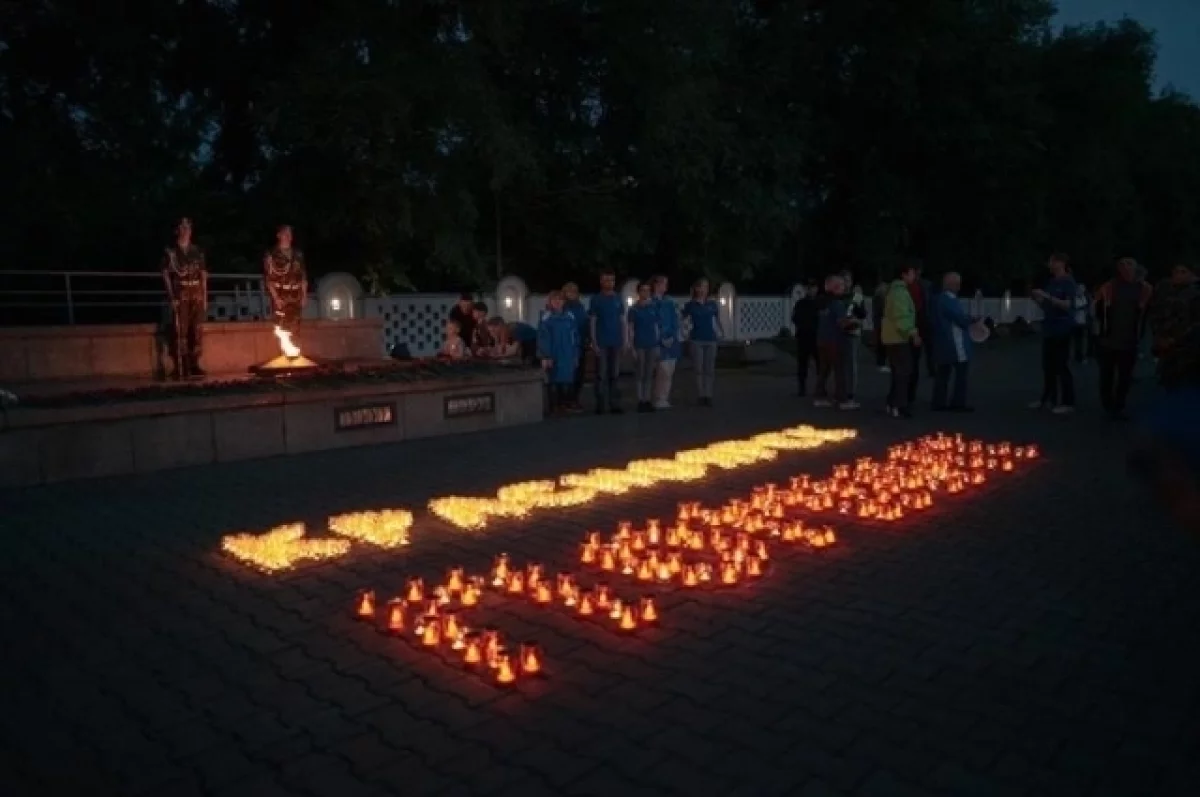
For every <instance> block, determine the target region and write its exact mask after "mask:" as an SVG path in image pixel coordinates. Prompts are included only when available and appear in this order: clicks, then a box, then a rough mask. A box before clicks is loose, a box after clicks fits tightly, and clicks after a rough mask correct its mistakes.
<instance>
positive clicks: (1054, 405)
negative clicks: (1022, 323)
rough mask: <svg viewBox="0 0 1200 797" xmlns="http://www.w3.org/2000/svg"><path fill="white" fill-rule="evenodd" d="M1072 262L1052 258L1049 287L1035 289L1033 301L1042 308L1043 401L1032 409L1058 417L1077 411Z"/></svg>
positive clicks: (1049, 266) (1049, 264) (1048, 263)
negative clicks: (1074, 370) (1073, 340)
mask: <svg viewBox="0 0 1200 797" xmlns="http://www.w3.org/2000/svg"><path fill="white" fill-rule="evenodd" d="M1070 267H1071V259H1070V258H1069V257H1067V256H1066V255H1065V254H1062V253H1057V252H1056V253H1055V254H1052V255H1050V259H1049V260H1048V261H1047V262H1046V268H1047V269H1049V271H1050V279H1049V280H1048V281H1047V282H1046V287H1045V288H1044V289H1043V288H1035V289H1034V290H1033V292H1032V296H1033V300H1034V301H1035V302H1037V303H1038V305H1039V306H1040V307H1041V308H1042V313H1043V317H1042V397H1041V398H1040V399H1038V400H1037V401H1034V402H1032V403H1031V404H1030V405H1029V407H1030V409H1044V408H1046V407H1049V408H1051V409H1052V411H1053V412H1054V413H1055V414H1056V415H1067V414H1070V413H1072V412H1074V411H1075V380H1074V379H1073V378H1072V376H1071V332H1072V330H1073V329H1074V328H1075V316H1074V314H1073V313H1074V307H1073V302H1074V299H1075V294H1076V291H1077V289H1076V287H1075V280H1074V279H1073V278H1072V277H1071V268H1070Z"/></svg>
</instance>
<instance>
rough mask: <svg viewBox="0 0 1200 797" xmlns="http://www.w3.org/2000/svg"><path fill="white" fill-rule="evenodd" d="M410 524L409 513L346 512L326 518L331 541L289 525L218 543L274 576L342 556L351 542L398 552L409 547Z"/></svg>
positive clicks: (230, 553) (386, 510)
mask: <svg viewBox="0 0 1200 797" xmlns="http://www.w3.org/2000/svg"><path fill="white" fill-rule="evenodd" d="M412 524H413V515H412V512H409V511H407V510H404V509H383V510H379V511H367V512H349V513H346V514H343V515H334V516H333V517H331V518H329V522H328V526H329V531H330V532H332V533H333V534H334V535H335V536H333V537H309V536H308V535H307V532H306V529H305V525H304V524H303V523H289V524H286V525H283V526H276V527H275V528H273V529H269V530H268V531H266V532H264V533H262V534H246V533H243V534H230V535H228V536H226V537H224V538H223V539H222V540H221V549H222V550H223V551H225V553H227V554H229V555H230V556H232V557H233V558H235V559H237V560H238V561H240V562H242V563H244V564H247V565H249V566H251V567H253V568H256V569H258V570H261V571H262V572H264V573H274V572H276V571H279V570H287V569H289V568H291V567H294V566H295V565H296V563H298V562H301V561H321V560H328V559H336V558H338V557H340V556H344V555H345V554H347V553H348V552H349V551H350V546H351V542H352V541H353V542H361V543H365V544H368V545H373V546H375V547H377V548H386V549H395V548H401V547H403V546H405V545H408V544H409V541H410V540H409V530H410V529H411V528H412Z"/></svg>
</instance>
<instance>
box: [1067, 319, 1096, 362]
mask: <svg viewBox="0 0 1200 797" xmlns="http://www.w3.org/2000/svg"><path fill="white" fill-rule="evenodd" d="M1091 342H1092V341H1091V335H1090V334H1088V328H1087V327H1075V330H1074V331H1073V332H1072V333H1071V348H1072V350H1073V351H1074V353H1075V362H1077V363H1081V362H1083V361H1084V360H1086V359H1087V358H1088V357H1089V356H1091V355H1094V354H1095V350H1094V349H1093V348H1092V346H1091Z"/></svg>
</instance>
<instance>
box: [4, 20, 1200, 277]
mask: <svg viewBox="0 0 1200 797" xmlns="http://www.w3.org/2000/svg"><path fill="white" fill-rule="evenodd" d="M120 5H121V4H118V6H120ZM152 6H153V7H152V8H151V7H150V6H147V9H146V10H144V11H141V12H139V14H138V15H136V16H123V15H122V16H119V15H118V14H117V13H114V12H113V11H109V10H106V11H104V12H97V11H96V10H94V7H95V4H86V3H83V2H80V0H56V2H47V1H43V2H30V3H20V4H15V3H8V4H0V14H2V15H3V16H0V22H2V23H3V24H2V25H0V30H2V31H3V33H2V34H0V179H3V180H4V184H5V186H6V187H7V188H8V190H9V192H10V193H11V194H14V195H16V196H20V197H21V198H22V201H21V202H20V203H19V204H18V206H17V208H16V210H15V212H13V213H11V214H9V215H8V216H6V217H5V219H4V223H3V224H2V225H0V254H2V255H3V256H5V257H6V262H9V263H19V264H21V265H23V266H34V267H44V268H47V269H51V268H66V267H72V268H78V267H94V268H105V269H129V268H142V267H145V268H150V267H152V266H153V264H154V262H155V260H156V257H155V253H156V252H157V250H158V248H159V247H160V246H161V245H162V242H163V239H164V238H165V237H166V236H167V235H168V234H169V225H170V222H171V220H172V219H173V218H174V217H177V216H179V215H182V214H184V213H187V214H189V215H192V216H194V217H196V218H197V220H198V222H199V232H200V239H201V242H202V243H203V244H205V245H206V246H207V247H208V248H209V250H210V256H211V258H212V261H213V264H214V267H215V268H218V269H220V270H226V271H227V270H234V269H244V270H254V269H255V268H256V267H257V262H258V257H259V252H260V251H261V248H262V247H263V246H265V245H266V244H267V243H268V241H269V240H270V236H271V230H272V229H273V227H274V225H275V224H278V223H280V222H283V221H287V222H290V223H291V224H293V225H295V226H296V228H297V229H298V231H299V233H300V239H301V242H302V244H303V245H304V246H305V248H306V249H307V250H308V252H309V256H310V260H311V262H312V264H313V267H314V268H315V269H316V270H318V271H321V270H334V269H337V270H350V271H354V272H357V273H360V274H362V275H363V276H364V277H365V278H366V279H367V280H368V282H369V283H370V284H371V285H373V286H374V287H376V288H378V289H380V290H396V289H404V288H408V287H417V288H422V289H427V290H428V289H432V290H438V289H442V290H447V289H457V288H460V287H467V286H482V285H484V284H486V283H487V282H489V281H491V280H493V279H495V278H496V277H497V276H499V275H500V274H501V273H503V272H510V273H519V274H520V275H522V276H523V277H525V278H526V279H527V280H529V281H530V282H531V283H532V284H533V285H534V286H535V287H538V288H545V287H548V286H550V285H554V284H560V283H561V282H562V281H563V280H564V279H566V278H574V279H576V280H579V281H582V282H585V283H586V282H590V279H591V275H592V274H593V273H594V271H595V270H596V269H597V268H598V267H600V266H616V267H618V268H619V269H622V270H624V271H626V272H627V273H631V274H638V275H648V274H649V273H651V272H663V273H666V274H668V275H670V276H672V277H673V278H675V280H676V282H679V281H681V280H689V279H691V278H694V277H697V276H701V275H704V276H707V277H709V278H710V279H715V280H720V279H732V280H734V281H735V282H737V283H738V285H739V287H740V288H742V289H743V290H746V289H760V290H781V289H783V288H785V287H786V286H787V285H789V284H790V283H792V282H794V281H795V280H796V279H798V278H799V277H800V276H801V275H802V274H809V275H812V276H816V275H818V274H819V273H821V272H822V271H825V270H829V269H832V268H842V267H850V268H852V269H853V270H854V271H855V272H856V273H857V274H859V275H860V277H862V278H864V279H867V280H870V279H873V278H875V277H876V276H877V275H882V274H884V273H886V272H887V271H889V270H890V269H891V267H892V266H893V264H894V263H895V261H896V259H897V258H898V257H899V256H901V255H904V254H916V255H920V256H921V257H923V259H924V260H925V262H926V263H927V265H928V266H929V267H930V268H931V269H932V270H934V271H938V270H943V269H950V268H954V269H956V270H959V271H962V272H964V273H965V274H966V275H967V276H968V278H969V279H970V280H973V281H974V282H976V283H981V284H985V285H988V286H990V287H1000V286H1002V285H1004V284H1006V283H1007V282H1008V281H1010V280H1011V279H1013V278H1014V277H1015V278H1022V277H1025V278H1028V277H1030V276H1033V275H1034V274H1035V273H1037V272H1036V270H1035V269H1036V268H1037V266H1038V265H1039V264H1040V263H1041V262H1042V261H1043V260H1044V257H1045V255H1046V253H1047V252H1048V251H1049V250H1051V249H1065V250H1067V251H1069V252H1071V253H1072V255H1073V256H1074V258H1075V260H1076V262H1077V263H1079V264H1080V268H1081V269H1082V270H1083V271H1084V272H1085V276H1086V277H1087V278H1089V279H1090V278H1091V277H1092V275H1093V274H1099V273H1101V272H1103V271H1105V270H1106V269H1107V267H1108V264H1109V262H1110V260H1111V258H1113V257H1116V256H1117V255H1120V254H1133V255H1134V256H1137V257H1139V258H1141V259H1143V260H1144V261H1147V262H1148V263H1150V265H1151V266H1152V267H1153V266H1162V267H1164V268H1165V267H1166V265H1167V264H1168V262H1169V261H1171V260H1173V259H1177V258H1183V257H1196V256H1197V255H1198V254H1200V239H1198V237H1197V236H1198V235H1200V199H1197V187H1198V186H1200V110H1198V109H1197V106H1196V105H1195V104H1194V102H1193V101H1192V100H1190V99H1188V98H1186V97H1184V96H1182V95H1179V94H1176V93H1171V92H1168V93H1165V94H1164V95H1162V96H1157V97H1156V96H1154V94H1153V92H1152V90H1151V76H1152V74H1153V67H1154V40H1153V37H1152V36H1151V35H1150V34H1149V33H1148V32H1147V31H1146V30H1144V29H1142V28H1141V27H1139V26H1138V25H1136V24H1135V23H1133V22H1129V21H1125V22H1122V23H1120V24H1117V25H1112V26H1104V25H1098V26H1087V27H1081V28H1073V29H1068V30H1066V31H1063V32H1061V33H1057V34H1056V33H1053V32H1051V30H1050V29H1049V21H1050V19H1051V14H1052V10H1053V9H1052V7H1051V5H1050V4H1049V3H1048V2H1045V1H1044V0H1008V1H1007V2H1004V3H995V2H985V1H984V0H966V1H965V2H964V0H926V2H922V3H895V2H890V1H889V0H837V1H836V2H835V1H834V0H656V2H652V3H650V2H645V1H644V0H504V2H501V0H470V1H469V2H468V0H427V2H422V3H402V2H396V1H395V0H346V2H343V3H338V4H328V3H319V2H316V0H290V1H289V2H284V0H222V1H218V0H184V2H178V3H157V4H152ZM139 8H140V7H139ZM117 11H120V8H118V9H117ZM46 53H54V54H55V57H54V58H46V57H45V54H46Z"/></svg>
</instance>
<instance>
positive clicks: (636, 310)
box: [625, 301, 659, 349]
mask: <svg viewBox="0 0 1200 797" xmlns="http://www.w3.org/2000/svg"><path fill="white" fill-rule="evenodd" d="M625 317H626V318H627V319H628V321H629V323H630V324H633V348H635V349H653V348H654V347H655V346H657V345H658V338H659V334H658V305H656V304H655V303H654V302H653V301H650V302H646V303H645V304H635V305H634V306H633V307H630V308H629V312H628V313H627V314H626V316H625Z"/></svg>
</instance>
